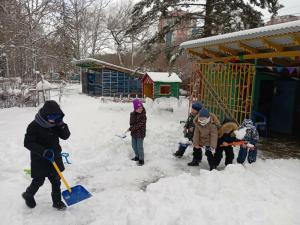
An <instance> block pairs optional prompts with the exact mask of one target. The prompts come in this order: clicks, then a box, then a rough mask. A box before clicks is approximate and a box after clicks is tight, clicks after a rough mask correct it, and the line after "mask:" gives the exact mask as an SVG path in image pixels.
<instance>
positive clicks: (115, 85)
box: [74, 58, 144, 97]
mask: <svg viewBox="0 0 300 225" xmlns="http://www.w3.org/2000/svg"><path fill="white" fill-rule="evenodd" d="M74 63H75V65H77V66H79V67H81V68H82V72H81V80H82V92H83V93H86V94H89V95H97V96H128V95H130V96H132V97H135V96H142V85H141V80H142V78H143V75H144V74H143V73H140V72H136V71H134V70H131V69H128V68H125V67H121V66H117V65H114V64H111V63H107V62H104V61H100V60H97V59H92V58H86V59H81V60H76V61H74Z"/></svg>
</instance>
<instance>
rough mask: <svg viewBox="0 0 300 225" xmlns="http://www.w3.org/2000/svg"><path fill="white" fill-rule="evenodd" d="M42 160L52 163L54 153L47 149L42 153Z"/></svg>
mask: <svg viewBox="0 0 300 225" xmlns="http://www.w3.org/2000/svg"><path fill="white" fill-rule="evenodd" d="M42 156H43V158H45V159H47V160H49V161H52V160H53V159H54V151H53V149H51V148H49V149H46V150H45V151H44V152H43V155H42Z"/></svg>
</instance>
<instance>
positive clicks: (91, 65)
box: [73, 58, 144, 76]
mask: <svg viewBox="0 0 300 225" xmlns="http://www.w3.org/2000/svg"><path fill="white" fill-rule="evenodd" d="M73 63H74V64H75V65H76V66H79V67H83V68H88V69H90V70H99V69H105V68H108V69H112V70H117V71H122V72H124V73H129V74H131V75H136V76H142V75H144V73H141V72H137V71H135V70H131V69H128V68H126V67H122V66H117V65H114V64H111V63H107V62H104V61H101V60H98V59H93V58H85V59H80V60H75V61H73Z"/></svg>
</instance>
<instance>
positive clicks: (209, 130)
mask: <svg viewBox="0 0 300 225" xmlns="http://www.w3.org/2000/svg"><path fill="white" fill-rule="evenodd" d="M198 118H199V115H197V116H196V117H195V119H194V124H195V132H194V137H193V145H194V146H200V147H203V146H210V147H212V148H216V147H217V142H218V128H217V125H216V124H215V123H214V122H213V121H212V118H211V121H210V122H209V123H208V124H206V125H205V126H201V125H200V123H199V121H198Z"/></svg>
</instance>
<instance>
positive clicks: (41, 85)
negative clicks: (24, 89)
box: [36, 80, 52, 90]
mask: <svg viewBox="0 0 300 225" xmlns="http://www.w3.org/2000/svg"><path fill="white" fill-rule="evenodd" d="M51 88H52V85H51V84H50V83H49V82H48V81H46V80H42V81H40V82H38V83H37V84H36V89H37V90H47V89H51Z"/></svg>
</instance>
